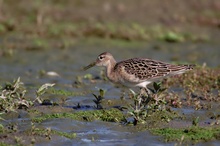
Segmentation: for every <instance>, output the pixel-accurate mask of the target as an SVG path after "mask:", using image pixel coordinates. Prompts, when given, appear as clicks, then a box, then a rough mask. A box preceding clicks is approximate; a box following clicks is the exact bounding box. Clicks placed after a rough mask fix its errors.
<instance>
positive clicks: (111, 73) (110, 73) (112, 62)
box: [106, 60, 118, 82]
mask: <svg viewBox="0 0 220 146" xmlns="http://www.w3.org/2000/svg"><path fill="white" fill-rule="evenodd" d="M116 63H117V62H116V61H115V60H110V62H109V64H108V65H107V66H106V75H107V77H108V79H109V80H110V81H112V82H117V80H118V79H117V75H116V73H115V71H114V67H115V65H116Z"/></svg>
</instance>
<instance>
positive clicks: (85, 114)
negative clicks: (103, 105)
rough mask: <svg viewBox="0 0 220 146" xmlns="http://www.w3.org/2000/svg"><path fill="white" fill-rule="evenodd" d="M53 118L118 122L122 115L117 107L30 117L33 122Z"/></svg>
mask: <svg viewBox="0 0 220 146" xmlns="http://www.w3.org/2000/svg"><path fill="white" fill-rule="evenodd" d="M54 118H70V119H74V120H82V121H94V120H101V121H106V122H120V121H122V120H124V116H123V114H122V112H121V111H119V110H118V109H114V108H112V109H109V110H107V109H103V110H95V111H76V112H73V113H53V114H45V115H43V116H41V117H35V118H32V121H33V122H36V123H41V122H43V121H45V120H48V119H54Z"/></svg>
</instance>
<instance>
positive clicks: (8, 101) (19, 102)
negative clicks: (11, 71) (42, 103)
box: [0, 77, 32, 112]
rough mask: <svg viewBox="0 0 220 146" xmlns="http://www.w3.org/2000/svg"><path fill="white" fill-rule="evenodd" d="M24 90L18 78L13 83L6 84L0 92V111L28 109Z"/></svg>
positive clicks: (28, 105)
mask: <svg viewBox="0 0 220 146" xmlns="http://www.w3.org/2000/svg"><path fill="white" fill-rule="evenodd" d="M26 92H27V91H26V89H25V88H24V86H23V83H22V82H21V80H20V77H19V78H18V79H16V80H14V81H13V83H6V84H5V86H4V87H3V88H2V89H1V92H0V111H4V112H9V111H15V110H16V109H18V108H29V107H30V106H31V105H32V102H31V101H30V100H27V99H25V94H26Z"/></svg>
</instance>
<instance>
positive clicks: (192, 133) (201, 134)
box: [151, 126, 220, 142]
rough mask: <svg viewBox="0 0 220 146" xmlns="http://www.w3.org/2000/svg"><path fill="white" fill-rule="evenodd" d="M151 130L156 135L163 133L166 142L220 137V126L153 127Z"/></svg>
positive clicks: (194, 140)
mask: <svg viewBox="0 0 220 146" xmlns="http://www.w3.org/2000/svg"><path fill="white" fill-rule="evenodd" d="M151 132H152V133H153V134H156V135H162V136H164V138H165V141H166V142H169V141H179V140H181V139H182V140H183V141H185V142H189V141H192V142H199V141H208V140H213V139H219V135H220V127H197V126H192V127H189V128H181V129H175V128H162V129H152V130H151Z"/></svg>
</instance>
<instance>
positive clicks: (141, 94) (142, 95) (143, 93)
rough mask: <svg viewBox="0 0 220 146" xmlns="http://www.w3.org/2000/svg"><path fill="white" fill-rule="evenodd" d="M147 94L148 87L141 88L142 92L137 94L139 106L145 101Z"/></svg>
mask: <svg viewBox="0 0 220 146" xmlns="http://www.w3.org/2000/svg"><path fill="white" fill-rule="evenodd" d="M145 95H146V89H145V88H140V94H139V95H138V96H137V101H138V106H139V107H141V105H142V102H143V101H144V96H145Z"/></svg>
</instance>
